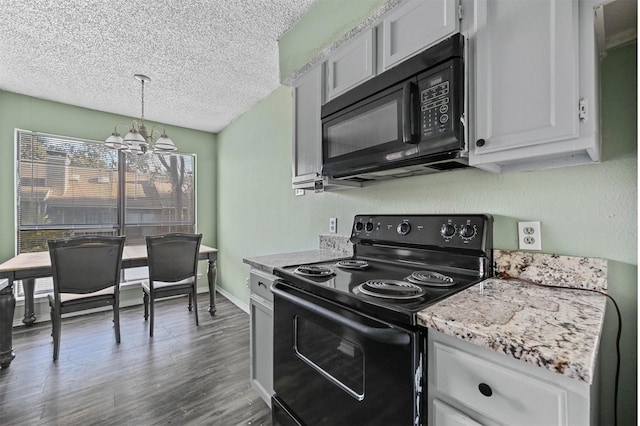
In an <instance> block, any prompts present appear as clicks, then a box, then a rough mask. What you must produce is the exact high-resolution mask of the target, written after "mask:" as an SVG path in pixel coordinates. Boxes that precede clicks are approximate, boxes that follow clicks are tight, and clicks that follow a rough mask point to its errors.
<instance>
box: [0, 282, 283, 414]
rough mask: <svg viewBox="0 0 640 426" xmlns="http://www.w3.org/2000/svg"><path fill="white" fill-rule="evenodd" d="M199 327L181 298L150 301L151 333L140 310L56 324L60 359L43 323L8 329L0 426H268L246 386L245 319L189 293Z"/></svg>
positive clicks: (224, 304) (221, 302)
mask: <svg viewBox="0 0 640 426" xmlns="http://www.w3.org/2000/svg"><path fill="white" fill-rule="evenodd" d="M198 296H199V297H198V304H199V311H198V314H199V317H200V326H199V327H196V326H195V320H194V318H193V313H191V312H189V311H188V310H187V299H186V297H180V298H176V299H169V300H164V301H159V302H156V318H155V330H154V337H153V338H150V337H149V331H148V322H145V321H144V318H143V308H142V306H136V307H130V308H123V309H122V310H121V312H120V327H121V335H122V342H121V343H120V345H117V344H116V343H115V337H114V333H113V323H112V321H111V311H109V312H104V313H96V314H91V315H84V316H80V317H72V318H65V319H63V321H62V334H61V338H60V358H59V359H58V361H57V362H55V363H54V362H53V361H52V355H53V343H52V338H51V335H50V334H51V324H50V323H49V322H46V323H43V324H36V325H35V326H33V327H30V328H26V327H20V328H17V329H16V330H14V339H13V347H14V351H15V353H16V359H15V360H14V361H13V362H12V364H11V366H10V367H9V368H7V369H2V370H0V425H4V426H7V425H98V424H99V425H136V426H138V425H166V424H176V425H221V426H227V425H265V426H270V425H271V412H270V410H269V408H268V406H267V405H266V404H265V403H264V402H263V401H262V399H260V397H259V396H258V395H257V393H256V392H255V391H254V390H253V389H251V387H250V384H249V318H248V315H247V314H246V313H245V312H243V311H242V310H241V309H240V308H238V307H237V306H235V305H234V304H232V303H231V302H229V301H228V300H227V299H225V298H224V297H223V296H221V295H218V298H217V303H218V305H217V308H218V310H217V312H216V315H215V316H214V317H211V316H210V315H209V313H208V312H207V310H206V309H207V304H206V301H208V298H207V297H206V295H198Z"/></svg>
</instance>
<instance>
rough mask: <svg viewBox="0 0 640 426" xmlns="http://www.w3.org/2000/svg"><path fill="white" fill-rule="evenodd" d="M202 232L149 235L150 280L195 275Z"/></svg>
mask: <svg viewBox="0 0 640 426" xmlns="http://www.w3.org/2000/svg"><path fill="white" fill-rule="evenodd" d="M201 241H202V234H185V233H170V234H164V235H156V236H148V237H146V242H147V256H148V262H149V280H150V281H163V282H176V281H181V280H184V279H186V278H190V277H194V276H196V274H197V271H198V252H199V251H200V242H201Z"/></svg>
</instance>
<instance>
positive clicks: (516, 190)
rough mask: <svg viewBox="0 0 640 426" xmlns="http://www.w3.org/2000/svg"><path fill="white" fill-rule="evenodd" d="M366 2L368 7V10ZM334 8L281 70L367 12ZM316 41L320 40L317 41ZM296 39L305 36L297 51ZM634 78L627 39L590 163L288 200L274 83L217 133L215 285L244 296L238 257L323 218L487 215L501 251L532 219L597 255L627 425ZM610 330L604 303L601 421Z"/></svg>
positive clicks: (287, 156) (286, 240)
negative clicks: (611, 305) (603, 264)
mask: <svg viewBox="0 0 640 426" xmlns="http://www.w3.org/2000/svg"><path fill="white" fill-rule="evenodd" d="M358 3H366V2H358ZM368 4H369V5H370V6H371V9H370V10H373V9H374V8H375V7H377V5H378V3H377V2H370V3H368ZM335 5H336V2H335V1H332V0H320V1H319V2H318V3H317V4H316V5H314V6H313V7H312V9H311V10H310V12H309V14H308V15H305V16H304V17H303V18H302V20H301V21H300V22H299V23H298V24H297V26H296V27H294V28H293V29H292V30H291V31H290V32H289V33H288V34H287V35H285V36H284V37H283V38H282V40H281V46H280V47H281V52H280V55H281V66H283V64H285V66H286V67H287V71H286V72H291V71H294V70H295V68H296V67H295V66H294V65H292V63H295V64H297V65H298V66H300V65H301V64H303V63H304V60H302V59H301V58H304V57H306V60H309V59H311V58H313V57H314V56H315V55H316V54H317V53H318V52H319V49H318V47H317V46H318V45H322V46H326V45H329V44H330V42H331V41H332V38H336V37H339V36H340V35H341V33H340V31H342V32H344V31H345V29H344V23H345V22H359V20H360V19H359V18H362V17H364V16H365V15H366V13H367V12H363V11H362V10H361V11H360V12H359V13H362V15H361V16H360V17H358V16H343V15H345V14H348V12H349V11H348V10H347V9H344V10H343V9H342V8H341V9H340V13H338V14H336V10H337V9H338V8H337V7H336V6H335ZM343 12H344V13H343ZM337 15H340V17H339V21H336V23H335V24H334V19H335V18H338V16H337ZM290 35H292V37H293V38H294V39H295V40H294V41H295V42H292V41H291V40H288V39H287V37H289V36H290ZM302 35H304V37H306V39H304V38H302ZM322 37H327V38H328V40H325V41H324V42H321V41H320V40H324V39H322ZM304 40H309V43H308V44H307V45H306V56H305V55H304V53H301V51H304V49H305V45H304V43H305V42H304ZM288 49H291V50H288ZM286 72H284V71H283V72H281V74H282V75H283V76H284V77H286ZM636 76H637V69H636V45H635V43H634V44H632V45H627V46H625V47H622V48H618V49H616V50H614V51H611V52H609V54H608V56H607V57H606V59H605V60H604V62H603V63H602V64H601V80H602V99H601V102H602V135H603V138H602V139H603V161H602V162H601V163H599V164H592V165H585V166H575V167H568V168H562V169H552V170H541V171H534V172H522V173H508V174H498V175H496V174H490V173H487V172H483V171H480V170H474V169H469V170H460V171H452V172H447V173H442V174H437V175H428V176H417V177H411V178H403V179H399V180H391V181H383V182H378V183H376V184H372V185H370V186H365V187H363V188H356V189H348V190H341V191H335V192H325V193H320V194H314V193H313V192H310V191H307V193H306V195H304V196H300V197H296V196H294V193H293V190H292V189H291V149H292V148H291V137H292V100H291V91H290V89H289V88H286V87H281V88H279V89H277V90H276V91H275V92H273V93H272V94H271V95H270V96H268V97H267V98H266V99H264V100H262V101H261V102H260V103H259V104H258V105H257V106H256V107H254V108H253V109H252V110H251V111H250V112H249V113H247V114H245V115H243V116H242V117H240V118H239V119H238V120H236V121H235V122H234V123H233V124H231V125H230V126H228V127H227V128H226V129H225V130H223V131H222V132H221V133H220V134H219V135H218V144H219V146H218V155H219V158H220V162H219V164H218V176H217V186H218V187H217V193H218V212H217V218H218V248H219V249H220V250H221V253H220V266H219V285H220V286H221V287H223V288H224V291H226V292H228V293H230V294H231V295H232V296H233V297H235V298H237V299H238V300H240V301H242V302H244V303H248V296H249V292H248V288H247V286H246V279H247V277H248V273H249V267H248V265H246V264H243V262H242V259H243V258H244V257H251V256H258V255H267V254H274V253H282V252H289V251H299V250H308V249H316V248H317V247H318V235H319V234H325V233H327V229H328V221H329V217H337V218H338V233H339V234H344V235H348V234H349V233H350V226H351V221H352V220H353V216H354V215H355V214H359V213H365V214H366V213H441V212H446V213H457V212H460V213H469V212H481V213H490V214H492V215H494V217H495V231H494V240H495V247H496V248H501V249H508V250H512V249H517V237H516V231H517V225H516V222H518V221H522V220H539V221H541V223H542V247H543V252H545V253H557V254H564V255H575V256H588V257H601V258H605V259H608V260H609V291H610V294H612V295H613V296H614V297H615V298H616V299H617V300H618V303H619V304H620V307H621V310H622V316H623V329H622V341H621V347H622V374H621V384H620V402H619V405H618V407H619V409H618V413H619V424H620V425H627V424H636V412H637V408H636V407H637V406H636V376H637V374H636V360H637V351H636V345H637V146H636V145H637V100H636V93H637V82H636ZM615 327H616V321H615V315H614V314H613V310H612V309H609V310H608V312H607V318H606V321H605V333H604V335H603V338H602V346H601V352H602V354H601V357H600V360H601V364H602V369H601V395H602V398H601V399H602V401H601V411H602V419H603V420H602V422H601V423H602V424H610V423H611V422H610V419H611V414H612V407H613V403H612V394H613V392H612V389H613V368H614V364H615Z"/></svg>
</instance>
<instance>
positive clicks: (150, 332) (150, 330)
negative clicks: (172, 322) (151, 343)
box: [149, 296, 154, 337]
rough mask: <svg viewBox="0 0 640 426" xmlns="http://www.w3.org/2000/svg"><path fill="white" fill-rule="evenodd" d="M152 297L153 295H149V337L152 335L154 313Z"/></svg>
mask: <svg viewBox="0 0 640 426" xmlns="http://www.w3.org/2000/svg"><path fill="white" fill-rule="evenodd" d="M153 302H154V299H153V296H149V310H150V311H151V320H150V321H149V337H153V316H154V315H153V314H154V307H153V305H154V303H153Z"/></svg>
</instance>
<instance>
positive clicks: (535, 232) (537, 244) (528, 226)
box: [518, 222, 542, 250]
mask: <svg viewBox="0 0 640 426" xmlns="http://www.w3.org/2000/svg"><path fill="white" fill-rule="evenodd" d="M518 246H519V247H520V250H542V234H541V233H540V222H518Z"/></svg>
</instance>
